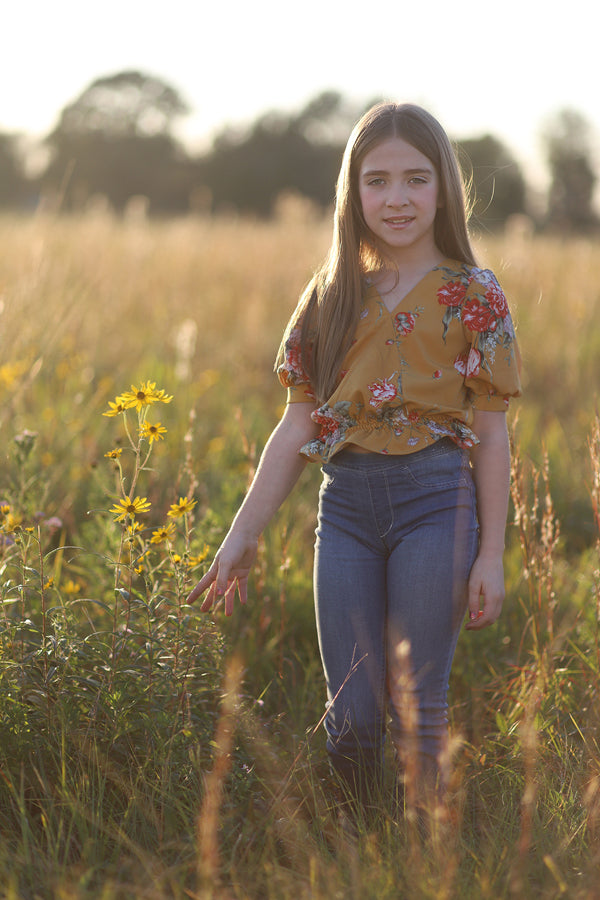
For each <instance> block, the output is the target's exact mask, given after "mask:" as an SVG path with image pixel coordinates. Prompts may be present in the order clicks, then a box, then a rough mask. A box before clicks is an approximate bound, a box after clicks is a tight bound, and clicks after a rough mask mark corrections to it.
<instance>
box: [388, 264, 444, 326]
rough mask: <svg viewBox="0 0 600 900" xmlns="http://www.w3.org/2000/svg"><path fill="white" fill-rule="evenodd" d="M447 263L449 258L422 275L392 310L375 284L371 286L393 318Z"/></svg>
mask: <svg viewBox="0 0 600 900" xmlns="http://www.w3.org/2000/svg"><path fill="white" fill-rule="evenodd" d="M446 262H448V258H447V257H446V258H444V259H442V260H441V262H439V263H438V264H437V265H435V266H433V267H432V268H431V269H428V270H427V272H424V273H423V275H421V277H420V278H419V280H418V281H416V282H415V283H414V284H413V286H412V287H411V288H409V289H408V291H407V292H406V293H405V294H404V295H403V296H402V297H401V298H400V299H399V300H397V301H396V303H395V304H394V305H393V306H392V307H391V308H390V307H389V306H388V305H387V303H386V302H385V300H384V297H383V296H382V294H381V293H380V291H379V289H378V288H377V285H376V284H374V283H373V282H371V284H372V286H373V290H374V291H375V293H376V294H377V296H378V297H379V300H380V302H381V303H382V304H383V306H384V307H385V309H386V310H387V312H388V313H389V314H390V316H392V315H393V314H394V313H395V312H396V310H397V309H398V307H399V306H400V305H401V304H402V303H404V302H405V300H406V298H407V297H410V295H411V294H412V293H413V292H414V291H416V290H417V288H418V287H419V286H420V285H421V284H423V282H424V281H425V279H426V278H429V276H430V275H431V274H432V273H433V272H436V271H437V270H438V269H441V268H442V267H443V265H444V264H445V263H446Z"/></svg>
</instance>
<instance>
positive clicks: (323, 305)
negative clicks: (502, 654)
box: [189, 104, 520, 801]
mask: <svg viewBox="0 0 600 900" xmlns="http://www.w3.org/2000/svg"><path fill="white" fill-rule="evenodd" d="M277 371H278V375H279V378H280V380H281V382H282V384H283V385H284V386H285V387H286V388H287V390H288V403H287V406H286V408H285V412H284V414H283V416H282V418H281V421H280V422H279V424H278V425H277V427H276V428H275V430H274V431H273V433H272V435H271V437H270V439H269V441H268V443H267V445H266V447H265V450H264V452H263V454H262V457H261V461H260V464H259V467H258V470H257V472H256V476H255V478H254V480H253V482H252V485H251V487H250V489H249V491H248V494H247V496H246V498H245V500H244V502H243V504H242V506H241V507H240V509H239V511H238V513H237V515H236V517H235V519H234V521H233V524H232V525H231V528H230V530H229V533H228V534H227V536H226V538H225V540H224V541H223V544H222V545H221V547H220V548H219V550H218V552H217V554H216V557H215V560H214V562H213V564H212V565H211V567H210V569H209V570H208V572H207V573H206V575H205V576H204V577H203V578H202V579H201V580H200V582H199V583H198V585H197V586H196V587H195V588H194V590H193V591H192V592H191V594H190V597H189V600H190V602H191V601H194V600H196V599H197V598H198V597H199V596H200V595H201V594H202V593H203V592H204V591H205V590H207V589H208V594H207V596H206V599H205V600H204V603H203V605H202V609H203V610H205V611H206V610H209V609H210V608H211V607H212V606H213V604H214V603H215V601H216V600H217V598H224V603H225V614H226V615H231V613H232V610H233V601H234V594H235V592H236V589H237V591H238V593H239V599H240V601H241V603H245V602H246V598H247V579H248V574H249V572H250V570H251V568H252V564H253V560H254V557H255V554H256V550H257V541H258V537H259V535H260V533H261V532H262V530H263V529H264V527H265V526H266V525H267V523H268V522H269V520H270V519H271V517H272V515H273V514H274V513H275V511H276V510H277V509H278V507H279V506H280V504H281V503H282V501H283V500H284V499H285V497H287V495H288V494H289V492H290V491H291V489H292V487H293V485H294V483H295V482H296V480H297V478H298V476H299V475H300V472H301V471H302V469H303V467H304V465H305V463H306V460H311V461H313V462H319V463H320V464H321V465H322V470H323V482H322V486H321V491H320V495H319V513H318V525H317V530H316V544H315V564H314V592H315V608H316V618H317V630H318V637H319V647H320V651H321V657H322V661H323V669H324V673H325V679H326V683H327V694H328V711H327V717H326V722H325V727H326V731H327V751H328V754H329V757H330V762H331V765H332V767H333V769H334V771H335V772H336V773H338V775H339V776H340V778H341V779H342V781H343V783H344V784H345V785H346V786H347V787H348V788H349V789H350V791H351V793H352V795H353V796H354V797H357V798H358V799H359V800H362V801H366V800H368V797H369V796H370V795H371V793H372V792H373V790H374V789H375V788H376V787H377V786H378V785H379V784H380V780H381V774H382V757H383V740H384V732H385V728H386V721H387V719H388V717H389V718H390V719H391V726H390V730H391V735H392V738H393V740H394V746H395V748H396V750H397V752H398V755H399V756H400V759H401V760H402V759H404V760H405V762H406V760H407V758H408V757H407V747H406V743H407V742H408V741H409V739H410V740H414V737H415V736H416V739H417V753H416V759H417V760H418V766H417V771H416V772H415V774H414V782H413V790H414V789H415V785H416V788H417V789H418V791H419V792H420V796H421V797H422V798H423V797H424V794H425V792H426V791H427V790H428V788H430V787H433V786H434V785H436V784H439V783H440V765H439V763H440V752H441V750H442V749H443V746H444V741H445V737H446V732H447V691H448V676H449V671H450V665H451V662H452V657H453V654H454V649H455V646H456V641H457V638H458V634H459V631H460V628H461V623H462V621H463V619H464V617H465V613H466V612H467V611H468V618H467V624H466V628H468V629H473V630H475V629H481V628H485V627H486V626H488V625H491V624H492V623H493V622H495V621H496V619H497V618H498V616H499V614H500V610H501V607H502V601H503V596H504V583H503V566H502V554H503V548H504V531H505V524H506V516H507V507H508V491H509V469H510V465H509V445H508V436H507V428H506V408H507V405H508V398H509V397H511V396H513V397H514V396H518V395H519V394H520V386H519V357H518V351H517V346H516V342H515V335H514V330H513V325H512V321H511V317H510V313H509V310H508V306H507V302H506V299H505V296H504V294H503V292H502V290H501V288H500V286H499V285H498V282H497V280H496V278H495V277H494V275H493V273H492V272H490V271H489V270H482V269H480V268H478V267H477V265H476V263H475V259H474V255H473V251H472V248H471V246H470V242H469V237H468V233H467V224H466V213H465V202H464V191H463V184H462V181H461V176H460V174H459V169H458V166H457V163H456V159H455V156H454V153H453V151H452V147H451V144H450V142H449V140H448V137H447V135H446V134H445V132H444V130H443V129H442V127H441V126H440V124H439V123H438V122H437V121H436V120H435V119H434V118H433V117H432V116H431V115H430V114H429V113H427V112H426V111H425V110H423V109H421V108H420V107H418V106H414V105H411V104H403V105H396V104H380V105H377V106H375V107H374V108H373V109H371V110H370V111H369V112H367V113H366V114H365V115H364V116H363V118H362V119H361V120H360V121H359V122H358V124H357V125H356V127H355V129H354V131H353V132H352V135H351V136H350V139H349V141H348V145H347V147H346V151H345V154H344V158H343V162H342V167H341V171H340V176H339V180H338V184H337V196H336V210H335V220H334V232H333V241H332V245H331V249H330V252H329V256H328V258H327V260H326V262H325V263H324V264H323V266H322V267H321V269H320V270H319V271H318V272H317V274H316V275H315V276H314V278H313V279H312V281H311V282H310V284H309V285H308V287H307V289H306V291H305V292H304V294H303V296H302V297H301V299H300V302H299V304H298V306H297V308H296V311H295V312H294V314H293V315H292V318H291V320H290V322H289V325H288V327H287V330H286V333H285V335H284V338H283V341H282V344H281V347H280V351H279V357H278V368H277ZM411 710H415V711H416V713H417V716H416V725H415V726H414V727H413V726H410V728H409V729H408V732H412V733H408V732H407V728H406V724H407V719H408V717H409V716H408V714H409V712H410V711H411ZM408 756H410V755H409V754H408Z"/></svg>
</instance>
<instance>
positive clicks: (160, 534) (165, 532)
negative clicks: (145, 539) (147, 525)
mask: <svg viewBox="0 0 600 900" xmlns="http://www.w3.org/2000/svg"><path fill="white" fill-rule="evenodd" d="M174 534H175V523H174V522H169V524H168V525H163V526H161V527H160V528H155V529H154V531H153V532H152V537H151V538H150V543H151V544H162V543H164V542H165V541H172V540H173V535H174Z"/></svg>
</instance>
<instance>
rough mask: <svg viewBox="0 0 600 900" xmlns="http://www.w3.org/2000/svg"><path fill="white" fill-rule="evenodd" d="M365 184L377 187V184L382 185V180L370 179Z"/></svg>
mask: <svg viewBox="0 0 600 900" xmlns="http://www.w3.org/2000/svg"><path fill="white" fill-rule="evenodd" d="M367 184H369V185H371V184H375V185H377V184H383V178H371V180H370V181H368V182H367Z"/></svg>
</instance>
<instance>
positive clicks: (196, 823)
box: [0, 202, 600, 900]
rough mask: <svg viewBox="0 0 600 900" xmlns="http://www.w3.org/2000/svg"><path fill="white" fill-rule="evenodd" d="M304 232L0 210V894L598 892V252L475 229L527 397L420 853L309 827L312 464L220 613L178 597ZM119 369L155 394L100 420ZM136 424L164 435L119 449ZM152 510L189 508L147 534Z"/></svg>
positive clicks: (124, 383) (252, 456)
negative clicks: (502, 603) (445, 792)
mask: <svg viewBox="0 0 600 900" xmlns="http://www.w3.org/2000/svg"><path fill="white" fill-rule="evenodd" d="M329 237H330V228H329V224H328V223H327V222H326V221H323V220H322V219H321V218H319V217H317V216H315V215H314V214H313V213H312V212H311V210H310V209H307V208H305V207H304V206H303V205H302V204H299V203H294V202H288V203H287V204H283V205H282V207H281V209H280V211H279V217H278V218H277V220H275V221H272V222H270V223H268V224H267V223H264V222H259V221H248V220H243V219H236V218H231V219H226V218H223V219H209V218H206V219H204V218H201V217H198V218H189V219H181V220H173V221H164V222H160V221H150V222H149V221H145V220H144V219H143V218H139V219H138V218H135V216H133V217H131V218H130V219H129V220H125V221H123V220H116V219H113V218H112V217H110V216H109V215H107V214H106V213H103V212H102V211H101V210H98V211H97V212H96V214H92V213H90V214H88V215H86V216H85V217H78V218H68V217H61V218H53V217H51V216H44V215H39V216H37V217H35V218H23V219H18V218H14V217H10V218H9V217H6V218H3V219H0V239H1V246H2V256H1V260H0V335H1V338H0V339H1V342H2V354H1V357H0V396H1V398H2V403H1V405H0V424H1V432H0V433H1V437H0V448H1V453H2V469H1V470H0V502H1V505H2V510H3V511H2V513H1V514H0V515H1V516H2V522H3V525H2V529H3V530H2V538H1V543H0V574H1V576H2V577H1V579H0V590H1V592H2V610H1V611H0V628H1V631H0V636H1V654H2V655H1V657H0V679H1V681H2V684H1V690H0V712H1V720H0V776H1V777H0V896H1V897H6V898H61V900H63V898H65V900H66V898H71V897H85V898H88V897H89V898H91V897H99V898H100V897H102V898H107V900H108V898H113V897H114V898H117V897H119V898H121V897H123V898H131V897H144V898H154V897H156V898H163V897H177V898H179V897H181V898H184V897H192V898H194V897H219V898H246V897H248V898H250V897H252V898H254V897H256V898H259V897H260V898H286V897H292V896H293V897H294V898H299V897H307V898H309V897H310V898H313V897H314V898H320V897H327V898H331V897H344V898H347V897H361V898H370V897H372V898H378V900H380V898H388V897H389V898H398V897H414V898H421V897H423V898H429V897H431V898H450V897H468V898H480V897H481V898H483V897H488V898H494V900H497V898H503V897H515V898H524V897H536V898H540V897H544V898H546V897H548V898H549V897H561V896H562V897H569V898H589V900H592V898H597V897H599V896H600V888H598V884H599V881H598V873H599V864H600V850H599V845H598V843H597V841H598V836H599V828H600V749H599V747H598V709H599V703H598V699H599V698H598V692H599V688H600V674H599V665H600V645H599V641H598V627H599V621H600V571H599V569H600V558H599V545H598V534H599V532H598V525H599V519H598V503H599V497H600V433H599V431H598V419H597V402H598V401H597V389H598V361H599V360H600V327H599V326H598V321H599V319H600V290H599V288H598V285H599V284H600V246H599V245H598V244H597V243H594V242H592V241H588V240H583V239H581V240H576V239H573V240H560V239H558V238H556V239H553V238H549V237H538V236H535V235H533V234H532V232H531V230H530V228H529V226H528V224H527V223H526V222H524V221H515V222H513V223H511V225H510V227H509V228H508V229H507V230H506V232H505V233H504V234H503V235H501V236H480V237H478V238H477V240H476V247H477V252H478V255H479V258H480V262H481V263H482V264H484V265H486V266H489V267H491V268H493V269H494V270H495V272H496V274H497V275H498V277H499V280H500V282H501V284H502V286H503V287H504V289H505V292H506V294H507V296H508V297H509V300H510V303H511V306H512V310H513V314H514V318H515V321H516V326H517V330H518V336H519V340H520V345H521V350H522V355H523V364H524V397H523V399H522V400H521V401H519V402H517V403H515V404H514V405H513V408H512V409H511V413H510V421H511V428H512V433H513V441H514V468H515V471H514V477H513V502H512V508H511V514H510V525H509V529H508V548H507V554H506V572H507V592H508V596H507V601H506V607H505V612H504V615H503V617H502V619H501V621H500V622H499V623H498V624H497V625H496V626H494V627H493V628H491V629H488V630H487V631H485V632H482V633H481V634H466V633H465V634H463V636H462V637H461V640H460V643H459V648H458V651H457V657H456V663H455V667H454V673H453V679H452V685H451V703H452V711H451V712H452V723H453V733H454V734H455V736H456V741H455V744H454V745H453V747H452V752H453V760H454V773H455V774H454V781H453V792H452V799H451V802H450V806H449V809H448V810H446V811H445V815H446V818H447V819H448V820H449V822H450V826H449V827H448V825H446V826H445V827H446V828H447V831H446V832H444V833H443V837H442V838H441V839H439V840H438V841H434V843H433V845H432V846H428V847H425V848H424V847H423V846H422V845H421V844H420V842H419V841H417V840H415V839H414V835H413V834H412V833H411V830H410V828H408V831H407V830H406V829H404V828H403V827H402V828H398V827H396V826H395V825H394V822H393V819H392V816H391V814H390V813H389V812H388V811H386V810H385V809H384V808H383V809H382V813H381V817H380V823H379V825H378V827H377V828H375V829H370V828H369V829H368V828H366V827H365V829H364V831H363V832H362V833H361V835H360V838H359V841H358V842H357V843H355V842H351V841H349V840H348V839H347V837H346V836H345V834H344V832H343V831H342V830H341V829H340V827H339V825H338V822H337V818H336V813H335V803H334V801H333V796H332V790H331V785H330V784H329V781H328V775H327V771H326V766H325V764H324V761H323V753H324V751H323V746H324V738H323V735H322V728H321V727H320V724H319V723H320V719H321V716H322V714H323V704H324V691H323V685H322V680H321V673H320V666H319V661H318V657H317V648H316V637H315V631H314V624H313V617H312V605H311V604H312V599H311V564H312V541H313V529H314V522H315V504H316V494H317V490H318V481H319V472H318V469H317V468H316V467H314V468H312V467H309V469H308V470H307V471H306V472H305V473H304V475H303V476H302V479H301V482H300V484H299V486H298V487H297V489H296V490H295V492H294V494H293V496H292V497H291V498H290V500H289V501H288V503H287V504H286V505H285V507H284V508H283V509H282V510H281V512H280V513H279V514H278V515H277V517H276V519H275V520H274V522H273V523H272V525H271V526H270V528H269V529H268V531H267V532H266V533H265V535H264V540H263V542H262V544H261V548H260V554H259V559H258V562H257V565H256V571H255V573H254V578H253V581H252V587H251V596H250V601H249V605H248V607H247V609H245V610H240V609H236V613H235V615H234V616H233V617H232V619H231V620H227V621H224V620H223V619H222V617H221V616H219V615H217V616H215V617H214V618H212V619H211V618H210V617H206V616H202V614H200V613H199V611H198V610H197V609H192V608H190V607H187V606H186V605H185V603H184V599H185V595H186V591H187V590H188V589H189V587H190V586H191V585H192V584H193V583H195V581H196V580H197V578H198V577H199V576H200V574H201V573H202V572H203V571H204V569H205V567H206V564H207V561H208V560H209V559H210V556H211V554H212V553H213V552H214V550H215V549H216V548H217V547H218V544H219V540H220V538H221V537H222V536H223V535H224V533H225V531H226V529H227V527H228V523H229V521H230V518H231V516H232V514H233V512H234V511H235V509H236V507H237V504H238V503H239V500H240V498H241V497H242V495H243V492H244V489H245V487H246V485H247V484H248V481H249V479H250V478H251V477H252V473H253V469H254V467H255V465H256V463H257V461H258V457H259V455H260V451H261V449H262V446H263V443H264V441H265V439H266V437H267V436H268V434H269V432H270V430H271V429H272V427H273V425H274V424H275V422H276V421H277V417H278V415H279V413H280V412H281V409H282V404H283V403H284V399H285V397H284V393H283V390H282V389H281V388H280V386H279V385H278V382H277V379H276V377H275V375H274V374H273V361H274V357H275V353H276V350H277V346H278V343H279V339H280V336H281V333H282V330H283V328H284V326H285V323H286V321H287V319H288V317H289V315H290V312H291V310H292V309H293V306H294V304H295V302H296V299H297V296H298V294H299V292H300V290H301V289H302V288H303V286H304V284H305V283H306V281H307V280H308V278H309V277H310V275H311V273H312V271H313V269H314V268H315V267H316V265H317V264H318V263H319V262H320V260H321V258H322V256H323V255H324V253H325V251H326V249H327V245H328V242H329ZM147 382H152V383H155V384H156V386H157V388H158V389H163V390H164V391H165V392H166V394H168V395H172V396H173V400H172V401H171V402H170V403H166V404H162V403H156V404H153V405H152V406H150V407H143V408H142V409H140V412H139V415H140V417H141V418H140V419H139V421H138V418H137V412H136V410H135V409H134V410H130V411H129V412H128V414H127V416H128V418H127V428H128V429H129V432H127V431H126V429H125V423H124V422H123V416H115V417H107V416H104V415H103V413H104V412H106V411H107V410H108V408H109V406H108V404H109V401H112V402H114V400H115V397H116V396H118V395H120V394H122V393H123V392H124V391H127V390H129V389H130V388H131V387H132V386H136V387H138V386H140V385H141V384H142V383H147ZM146 414H148V421H152V422H154V423H156V422H158V421H160V422H161V423H162V425H164V426H165V427H166V428H167V433H166V435H165V437H164V440H160V441H156V442H155V443H153V444H151V445H149V444H148V442H147V441H146V442H144V441H143V440H142V441H140V439H139V438H138V432H137V425H139V424H140V423H141V422H142V419H143V417H144V416H146ZM128 434H129V436H128ZM118 450H121V451H122V454H121V456H119V455H118V453H117V451H118ZM148 450H151V454H150V457H149V459H148V460H147V461H145V456H146V453H147V451H148ZM107 453H108V454H111V453H112V456H106V455H105V454H107ZM134 481H135V482H136V490H135V494H136V496H140V497H145V498H147V499H148V501H149V502H150V503H151V508H150V510H149V511H148V512H146V513H144V514H143V515H140V516H139V522H140V523H141V525H142V528H141V531H140V532H139V533H133V534H132V533H131V531H130V530H128V528H127V525H128V524H131V523H130V522H129V523H128V521H127V520H125V521H124V522H122V523H119V522H115V514H114V513H112V514H111V512H110V508H111V507H112V506H114V504H115V503H116V502H117V501H118V500H119V498H121V497H122V496H123V491H125V493H129V492H130V490H131V487H132V483H133V482H134ZM180 498H188V499H189V500H190V501H191V500H192V499H195V500H196V501H197V503H196V505H195V506H194V507H193V509H190V511H189V512H187V513H186V514H185V515H182V516H179V517H169V516H168V511H169V509H170V508H171V506H172V504H177V503H178V501H179V500H180ZM169 523H170V524H171V525H173V527H174V528H175V531H174V532H173V537H172V540H168V541H163V542H161V543H157V542H152V540H151V536H152V535H153V534H154V532H155V531H156V530H157V529H160V528H161V527H162V528H166V527H167V525H168V524H169ZM409 824H410V822H409ZM441 827H442V826H440V828H441Z"/></svg>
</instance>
